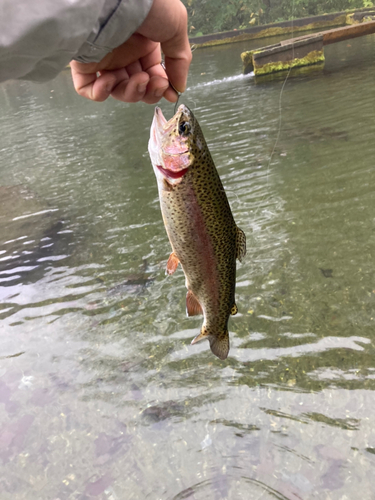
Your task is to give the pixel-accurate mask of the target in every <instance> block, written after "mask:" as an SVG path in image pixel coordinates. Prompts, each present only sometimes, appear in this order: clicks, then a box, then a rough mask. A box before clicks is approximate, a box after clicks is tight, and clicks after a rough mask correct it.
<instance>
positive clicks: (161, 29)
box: [70, 0, 192, 104]
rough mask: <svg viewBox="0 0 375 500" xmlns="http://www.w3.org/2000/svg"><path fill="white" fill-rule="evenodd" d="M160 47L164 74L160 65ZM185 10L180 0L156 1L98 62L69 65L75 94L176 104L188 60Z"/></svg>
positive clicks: (149, 102)
mask: <svg viewBox="0 0 375 500" xmlns="http://www.w3.org/2000/svg"><path fill="white" fill-rule="evenodd" d="M161 50H162V51H163V53H164V55H165V66H166V72H165V71H164V69H163V68H162V66H161V64H160V62H161ZM191 58H192V56H191V50H190V45H189V39H188V35H187V13H186V9H185V7H184V5H183V4H182V3H181V2H180V0H154V3H153V5H152V7H151V10H150V12H149V14H148V16H147V18H146V19H145V21H144V22H143V24H142V25H141V26H140V27H139V28H138V30H137V31H136V33H134V34H133V35H132V36H131V37H130V38H129V39H128V40H126V42H124V43H123V44H122V45H120V46H119V47H117V48H116V49H114V50H113V51H112V52H110V53H109V54H107V55H106V56H105V57H104V58H103V59H102V60H101V61H100V62H98V63H89V64H84V63H79V62H77V61H72V62H71V63H70V66H71V70H72V77H73V83H74V87H75V89H76V91H77V93H78V94H79V95H81V96H83V97H87V98H88V99H91V100H93V101H98V102H101V101H104V100H106V99H107V98H108V97H109V96H110V95H111V96H112V97H114V98H115V99H118V100H119V101H124V102H138V101H143V102H146V103H148V104H155V103H156V102H158V101H160V99H161V98H162V97H165V99H167V100H168V101H170V102H176V100H177V94H176V92H175V91H174V90H173V89H172V88H171V87H170V85H169V80H170V81H171V82H172V84H173V86H174V87H175V88H176V89H177V90H178V91H180V92H183V91H184V90H185V87H186V80H187V74H188V70H189V66H190V62H191Z"/></svg>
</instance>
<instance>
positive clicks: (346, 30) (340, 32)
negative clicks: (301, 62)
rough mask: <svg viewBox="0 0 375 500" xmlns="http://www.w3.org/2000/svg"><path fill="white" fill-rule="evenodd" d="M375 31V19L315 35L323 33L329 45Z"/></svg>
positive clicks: (325, 42)
mask: <svg viewBox="0 0 375 500" xmlns="http://www.w3.org/2000/svg"><path fill="white" fill-rule="evenodd" d="M373 33H375V21H368V22H365V23H361V24H351V25H350V26H344V27H342V28H334V29H332V30H327V31H319V33H314V35H322V36H323V45H329V44H331V43H336V42H342V41H343V40H350V39H351V38H357V37H359V36H364V35H372V34H373ZM311 36H312V35H304V36H299V37H296V38H289V39H288V40H283V41H281V42H280V44H281V45H290V44H294V43H297V42H299V41H300V40H307V39H308V38H310V37H311ZM264 48H266V47H264Z"/></svg>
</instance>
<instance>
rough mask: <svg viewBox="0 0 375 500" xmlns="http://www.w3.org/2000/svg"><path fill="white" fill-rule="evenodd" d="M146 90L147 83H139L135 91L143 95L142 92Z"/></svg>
mask: <svg viewBox="0 0 375 500" xmlns="http://www.w3.org/2000/svg"><path fill="white" fill-rule="evenodd" d="M146 88H147V82H146V83H140V84H139V85H137V90H138V92H139V93H140V94H143V92H144V91H145V90H146Z"/></svg>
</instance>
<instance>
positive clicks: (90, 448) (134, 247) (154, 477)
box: [0, 36, 375, 500]
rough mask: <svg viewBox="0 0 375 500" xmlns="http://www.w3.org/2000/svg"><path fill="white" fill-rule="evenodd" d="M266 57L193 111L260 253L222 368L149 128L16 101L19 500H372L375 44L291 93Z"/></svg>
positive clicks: (340, 51) (17, 86) (21, 90)
mask: <svg viewBox="0 0 375 500" xmlns="http://www.w3.org/2000/svg"><path fill="white" fill-rule="evenodd" d="M274 41H275V40H274V39H273V40H270V41H269V42H270V43H271V42H274ZM262 42H263V41H262ZM266 43H268V41H265V42H264V43H261V44H259V42H258V45H264V44H266ZM249 47H251V44H233V45H228V46H221V47H216V48H211V49H203V50H197V51H196V52H195V53H194V61H193V64H192V70H191V74H190V79H189V85H188V90H187V92H186V94H185V95H184V96H183V99H182V102H184V103H185V104H187V105H188V106H189V107H191V109H192V110H193V111H194V112H195V115H196V117H197V118H198V120H199V122H200V124H201V126H202V128H203V130H204V133H205V136H206V139H207V141H208V144H209V147H210V149H211V152H212V155H213V157H214V159H215V162H216V165H217V167H218V171H219V174H220V176H221V178H222V181H223V184H224V186H225V188H226V191H227V194H228V198H229V201H230V203H231V206H232V210H233V214H234V217H235V219H236V221H237V223H238V225H239V227H241V228H242V229H243V230H244V232H245V233H246V235H247V243H248V244H247V246H248V251H247V256H246V259H245V261H244V262H243V263H242V264H239V265H238V277H237V293H236V296H237V305H238V309H239V314H238V315H237V316H235V317H233V318H231V319H230V324H229V327H230V337H231V350H230V355H229V357H228V359H227V360H226V361H220V360H218V359H216V358H215V357H214V356H213V355H212V354H211V352H210V350H209V346H208V344H207V343H200V344H197V345H195V346H191V345H190V342H191V340H192V338H193V337H194V336H195V335H196V334H197V332H198V331H199V327H200V325H201V318H199V317H196V318H186V316H185V288H184V278H183V274H182V271H181V270H178V271H177V272H176V273H175V275H173V276H171V277H167V276H166V275H165V272H164V269H165V265H166V260H167V258H168V255H169V251H170V247H169V243H168V240H167V236H166V233H165V230H164V227H163V223H162V219H161V214H160V209H159V204H158V195H157V187H156V180H155V178H154V174H153V170H152V167H151V164H150V161H149V158H148V153H147V142H148V137H149V128H150V125H151V121H152V115H153V107H151V106H147V105H144V104H137V105H126V104H123V103H119V102H116V101H114V100H109V101H108V102H106V103H103V104H97V103H92V102H89V101H86V100H84V99H82V98H80V97H79V96H77V95H76V94H75V92H74V90H73V88H72V85H71V82H70V76H69V73H68V72H63V73H62V74H61V75H60V76H59V77H58V78H57V79H56V80H54V81H53V82H50V83H47V84H43V85H36V84H31V83H27V82H8V83H5V84H3V85H2V86H0V109H1V116H0V335H1V349H0V470H1V474H0V492H1V494H0V497H1V500H20V499H27V500H34V499H35V500H58V499H59V500H67V499H69V500H70V499H72V500H88V499H92V498H94V499H98V500H104V499H106V500H123V499H126V500H130V499H137V500H138V499H140V500H145V499H152V500H158V499H161V500H182V499H192V500H203V499H213V500H219V499H229V500H237V499H246V500H256V499H262V500H266V499H282V500H285V499H288V500H300V499H303V500H307V499H315V498H316V499H319V500H321V499H330V500H345V499H357V498H359V496H360V498H361V500H370V499H373V498H374V496H375V487H374V481H373V476H374V473H373V471H374V466H375V430H374V429H375V402H374V401H375V397H374V396H375V395H374V392H373V391H374V390H375V349H374V325H375V310H374V306H375V281H374V258H375V250H374V248H375V189H374V186H375V170H374V161H375V160H374V158H375V139H374V138H375V85H374V84H375V36H367V37H364V38H360V39H356V40H353V41H350V42H342V43H340V44H336V45H332V46H329V47H326V48H325V53H326V64H325V67H324V68H314V69H312V70H310V71H308V72H301V73H291V74H290V75H289V77H288V79H287V81H286V82H285V73H284V74H280V75H278V76H276V77H274V78H272V79H255V78H254V76H252V75H247V76H245V77H244V76H241V74H240V73H241V62H240V58H239V54H240V52H241V51H242V50H244V49H246V48H249ZM161 107H162V109H163V111H164V113H165V115H166V116H167V117H168V118H169V117H170V116H172V113H173V106H172V105H171V104H169V103H166V102H163V103H162V104H161Z"/></svg>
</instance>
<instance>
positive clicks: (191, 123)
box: [148, 104, 198, 186]
mask: <svg viewBox="0 0 375 500" xmlns="http://www.w3.org/2000/svg"><path fill="white" fill-rule="evenodd" d="M197 126H198V124H197V122H196V120H195V118H194V115H193V113H192V112H191V111H190V109H189V108H188V107H187V106H185V105H184V104H181V105H180V106H179V107H178V110H177V113H176V114H175V115H174V116H173V117H172V118H171V119H170V120H169V121H167V120H166V119H165V117H164V115H163V113H162V111H161V109H160V108H158V107H157V108H155V114H154V119H153V121H152V125H151V133H150V140H149V143H148V150H149V154H150V158H151V162H152V165H153V168H154V172H155V175H156V178H157V179H158V182H159V181H161V182H164V181H167V183H168V184H169V185H172V186H174V185H177V184H179V183H180V182H181V181H182V179H183V177H184V176H185V175H186V174H187V173H188V171H189V168H190V166H191V165H192V164H193V162H194V142H195V128H196V127H197ZM159 184H160V183H159Z"/></svg>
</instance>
